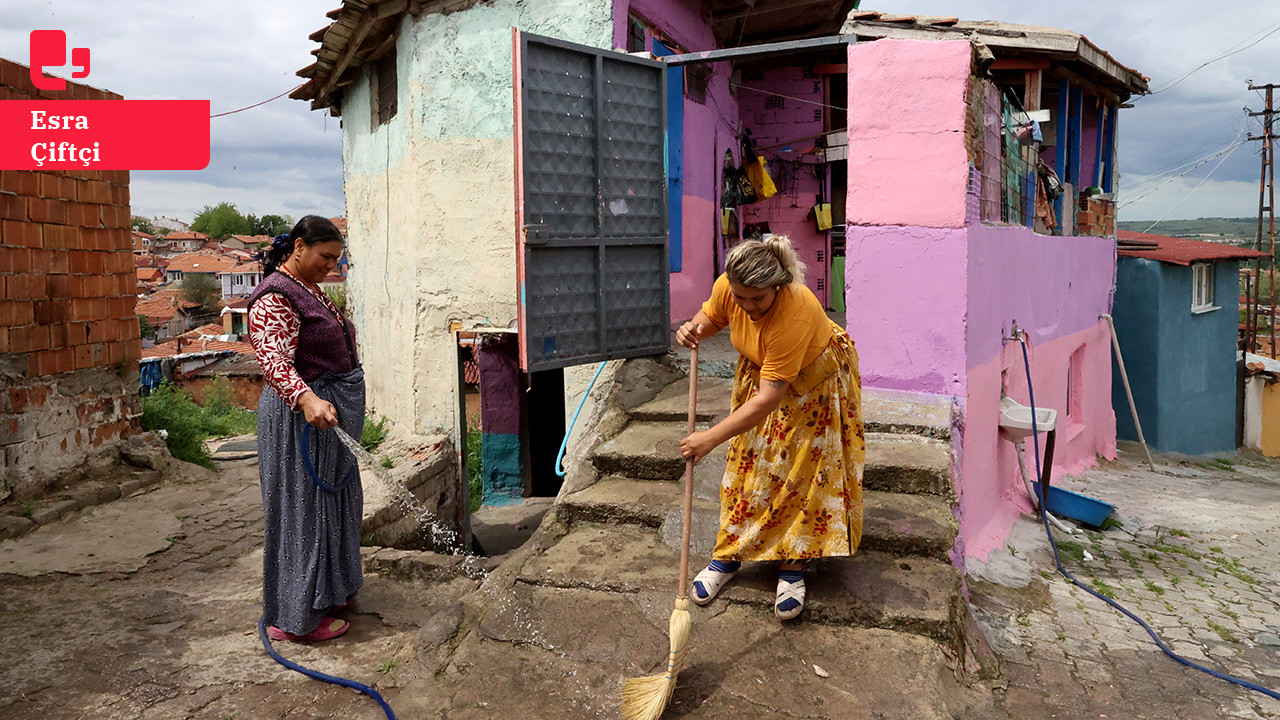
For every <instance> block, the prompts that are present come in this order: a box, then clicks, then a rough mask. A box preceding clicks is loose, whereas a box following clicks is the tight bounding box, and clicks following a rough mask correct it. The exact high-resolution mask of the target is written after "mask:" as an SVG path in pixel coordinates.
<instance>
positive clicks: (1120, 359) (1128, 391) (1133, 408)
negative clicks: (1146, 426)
mask: <svg viewBox="0 0 1280 720" xmlns="http://www.w3.org/2000/svg"><path fill="white" fill-rule="evenodd" d="M1098 317H1100V318H1103V319H1105V320H1106V321H1107V326H1108V327H1110V328H1111V347H1112V348H1113V349H1114V350H1115V351H1116V364H1117V365H1119V366H1120V379H1121V380H1123V381H1124V394H1125V397H1127V398H1129V412H1130V413H1132V414H1133V426H1134V427H1135V428H1137V430H1138V442H1140V443H1142V450H1143V452H1145V453H1146V454H1147V467H1149V468H1151V472H1155V471H1156V462H1155V460H1152V459H1151V448H1149V447H1147V440H1146V438H1144V437H1143V436H1142V423H1141V422H1139V421H1138V406H1137V405H1134V404H1133V389H1132V388H1130V387H1129V373H1127V372H1125V369H1124V356H1123V355H1121V354H1120V338H1119V336H1117V335H1116V322H1115V320H1114V319H1112V317H1111V316H1110V315H1108V314H1106V313H1102V314H1101V315H1099V316H1098Z"/></svg>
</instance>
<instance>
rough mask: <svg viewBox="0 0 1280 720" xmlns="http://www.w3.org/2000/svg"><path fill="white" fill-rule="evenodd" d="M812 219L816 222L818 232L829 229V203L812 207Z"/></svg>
mask: <svg viewBox="0 0 1280 720" xmlns="http://www.w3.org/2000/svg"><path fill="white" fill-rule="evenodd" d="M813 219H814V220H817V221H818V231H819V232H821V231H823V230H830V229H831V203H818V204H817V205H814V206H813Z"/></svg>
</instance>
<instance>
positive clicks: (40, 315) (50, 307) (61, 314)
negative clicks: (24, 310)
mask: <svg viewBox="0 0 1280 720" xmlns="http://www.w3.org/2000/svg"><path fill="white" fill-rule="evenodd" d="M34 314H35V320H36V323H38V324H40V325H45V326H51V325H53V324H54V323H63V322H66V321H67V319H68V316H69V315H70V314H71V304H70V303H68V302H67V301H66V300H36V301H35V304H34ZM49 342H50V344H51V345H56V344H57V343H55V342H53V339H52V338H50V341H49Z"/></svg>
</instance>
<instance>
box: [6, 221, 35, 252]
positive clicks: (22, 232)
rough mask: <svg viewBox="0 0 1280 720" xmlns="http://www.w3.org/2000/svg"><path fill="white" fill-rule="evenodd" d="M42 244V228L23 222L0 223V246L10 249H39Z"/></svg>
mask: <svg viewBox="0 0 1280 720" xmlns="http://www.w3.org/2000/svg"><path fill="white" fill-rule="evenodd" d="M43 242H44V230H43V226H41V225H40V224H38V223H33V222H27V221H25V220H5V221H4V222H3V223H0V244H3V245H8V246H11V247H29V248H32V247H40V246H41V244H42V243H43Z"/></svg>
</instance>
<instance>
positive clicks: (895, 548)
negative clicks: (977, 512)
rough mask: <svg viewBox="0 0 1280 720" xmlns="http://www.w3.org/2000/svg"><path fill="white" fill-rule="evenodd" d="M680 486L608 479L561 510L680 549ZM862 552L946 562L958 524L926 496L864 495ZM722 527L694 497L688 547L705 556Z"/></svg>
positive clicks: (713, 508) (574, 519)
mask: <svg viewBox="0 0 1280 720" xmlns="http://www.w3.org/2000/svg"><path fill="white" fill-rule="evenodd" d="M682 493H683V490H682V486H681V484H680V483H655V482H650V481H647V480H630V479H627V478H621V477H610V478H605V479H603V480H601V481H600V482H597V483H595V484H594V485H591V486H590V487H588V488H586V489H584V490H580V491H578V492H576V493H573V494H571V495H569V496H567V497H565V498H564V499H563V500H562V501H561V503H560V506H559V509H560V513H561V517H562V518H563V519H564V520H565V521H566V522H567V523H568V524H570V525H575V524H579V523H598V524H613V525H640V526H643V527H649V528H656V529H658V530H659V532H660V534H661V537H662V540H663V542H664V543H666V544H667V545H668V546H669V547H672V548H677V549H678V548H679V543H680V534H681V528H682V518H681V514H682V513H681V507H680V505H681V495H682ZM862 522H863V528H862V549H863V550H876V551H881V552H887V553H892V554H896V555H921V556H925V557H932V558H935V559H938V560H944V561H945V560H947V559H948V558H949V557H950V552H951V546H952V545H953V544H954V543H955V538H956V532H957V528H956V520H955V517H954V516H953V515H952V514H951V506H950V504H949V503H948V502H947V501H945V500H943V499H942V498H937V497H931V496H927V495H904V494H901V493H883V492H875V491H865V492H864V493H863V521H862ZM719 523H720V503H719V502H718V501H717V500H708V499H701V498H695V499H694V503H693V524H692V531H691V533H690V547H691V548H692V549H693V551H694V552H697V553H709V552H711V549H712V548H713V547H714V546H715V537H716V531H717V529H718V528H719Z"/></svg>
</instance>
